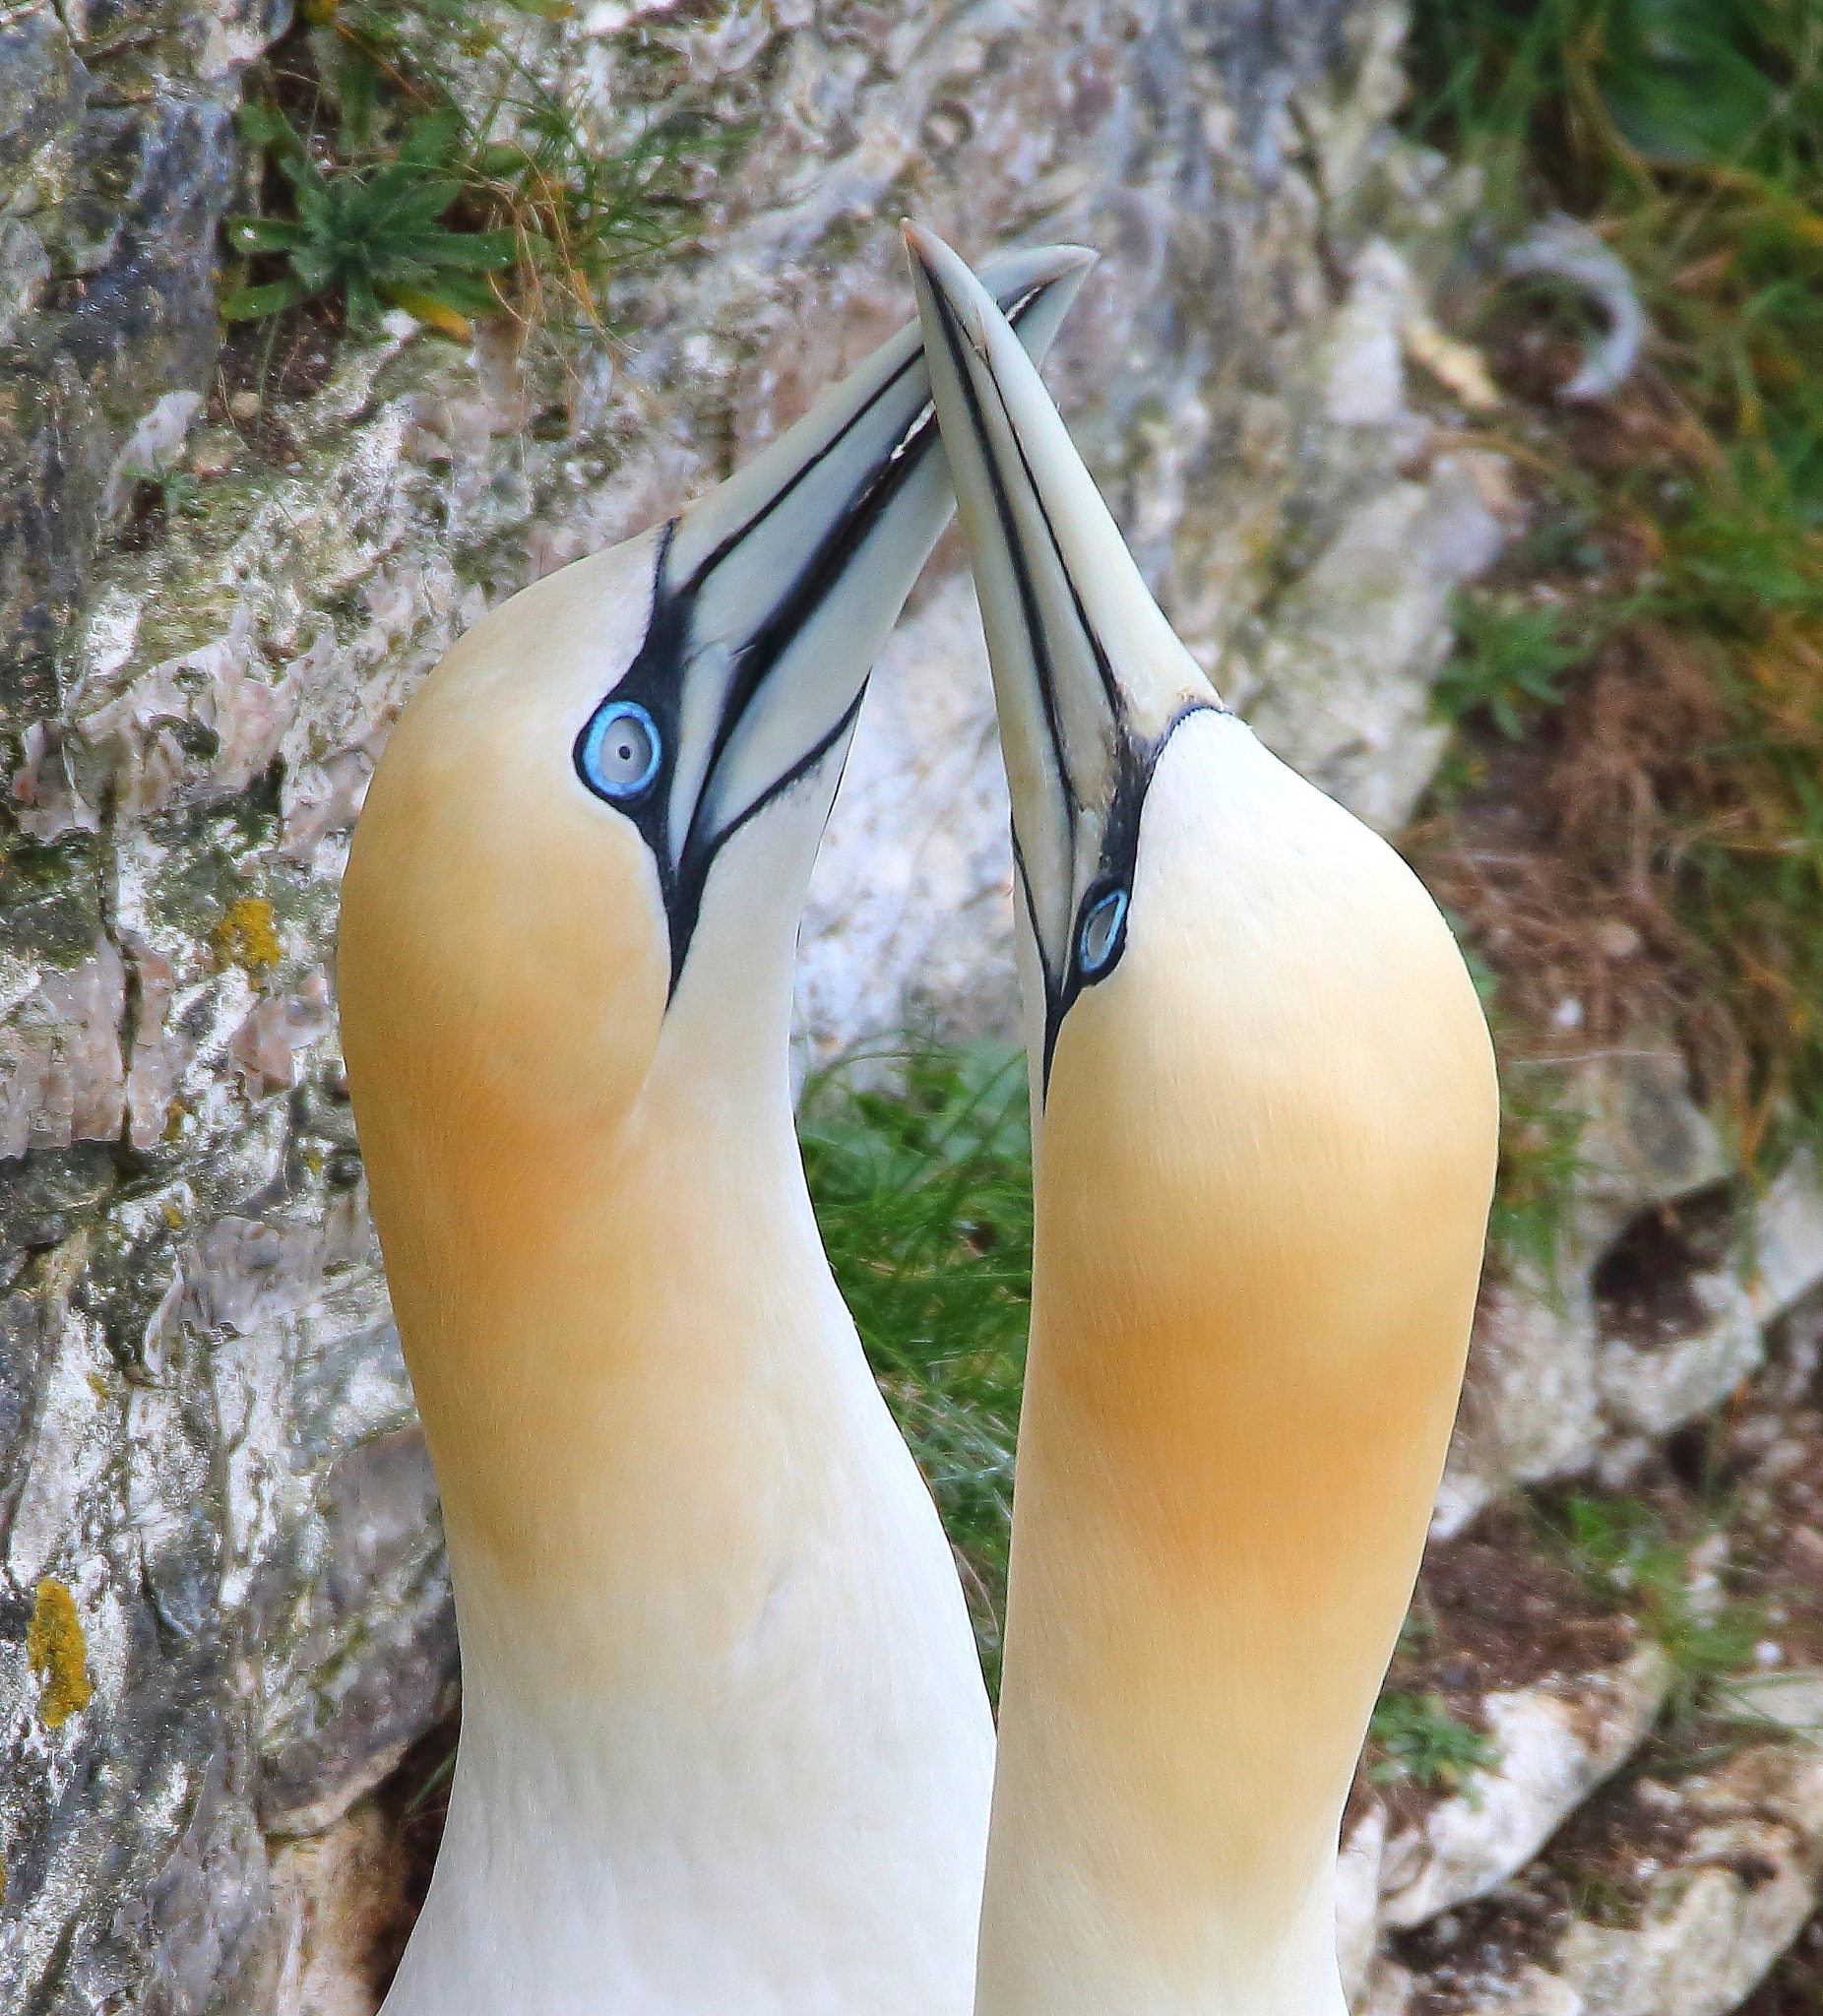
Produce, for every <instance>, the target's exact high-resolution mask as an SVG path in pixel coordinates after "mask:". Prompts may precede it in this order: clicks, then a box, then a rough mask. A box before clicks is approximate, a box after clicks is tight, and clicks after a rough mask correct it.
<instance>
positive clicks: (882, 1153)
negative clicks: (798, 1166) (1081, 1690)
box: [798, 1045, 1032, 1687]
mask: <svg viewBox="0 0 1823 2016" xmlns="http://www.w3.org/2000/svg"><path fill="white" fill-rule="evenodd" d="M882 1069H886V1070H889V1071H890V1073H891V1077H890V1080H889V1082H888V1083H886V1084H885V1085H882V1084H880V1083H878V1082H877V1079H878V1075H879V1073H880V1072H881V1071H882ZM870 1079H872V1080H874V1081H875V1082H870ZM798 1138H799V1141H800V1143H801V1145H802V1149H803V1157H804V1170H805V1174H806V1176H807V1178H808V1180H809V1184H810V1194H811V1198H812V1201H813V1202H814V1204H815V1206H816V1212H817V1222H818V1225H819V1227H820V1229H821V1230H822V1234H823V1243H824V1248H825V1250H826V1251H827V1253H828V1254H829V1261H830V1267H831V1269H832V1271H833V1272H834V1274H835V1277H836V1283H837V1286H838V1287H839V1288H840V1289H841V1290H842V1292H843V1295H844V1297H845V1298H846V1300H847V1301H848V1304H849V1309H850V1311H851V1312H852V1313H853V1316H854V1321H855V1327H856V1328H857V1329H858V1330H859V1332H860V1336H861V1342H862V1344H863V1345H864V1346H865V1348H866V1351H867V1355H868V1359H869V1362H870V1363H871V1364H872V1366H873V1369H874V1373H875V1376H876V1377H877V1378H878V1380H879V1382H880V1388H881V1391H882V1392H883V1393H884V1394H885V1396H886V1399H887V1403H888V1405H889V1406H890V1407H891V1408H892V1410H893V1413H894V1415H895V1417H896V1418H897V1419H898V1421H899V1425H900V1427H901V1429H902V1430H903V1432H904V1434H905V1436H906V1440H907V1441H908V1442H909V1443H910V1444H911V1451H912V1454H913V1455H914V1456H916V1458H917V1459H918V1462H919V1464H920V1465H921V1467H922V1469H923V1471H924V1475H925V1476H926V1478H927V1479H928V1480H929V1481H930V1486H931V1489H932V1491H933V1492H934V1493H935V1495H936V1500H937V1506H938V1509H939V1511H940V1512H941V1513H942V1514H943V1519H944V1524H945V1526H946V1528H947V1529H948V1532H949V1535H950V1539H951V1541H952V1542H953V1543H954V1544H955V1546H956V1548H957V1551H958V1553H959V1555H960V1556H961V1558H962V1560H963V1562H964V1563H965V1565H966V1568H967V1570H968V1574H969V1577H970V1578H972V1583H973V1586H972V1587H971V1591H970V1594H971V1598H972V1602H973V1607H974V1616H975V1626H976V1633H977V1637H978V1639H979V1642H980V1646H981V1655H982V1663H983V1666H984V1667H985V1669H986V1670H987V1674H988V1679H989V1684H990V1685H991V1686H995V1687H997V1684H998V1674H999V1648H1000V1617H1001V1611H1002V1607H1003V1603H1004V1597H1005V1589H1006V1554H1007V1540H1008V1535H1009V1533H1010V1530H1011V1521H1012V1487H1013V1443H1014V1437H1015V1434H1016V1431H1017V1428H1018V1422H1019V1395H1020V1386H1021V1383H1022V1381H1023V1379H1024V1376H1025V1354H1026V1329H1027V1323H1028V1319H1029V1312H1030V1305H1031V1300H1032V1139H1031V1131H1030V1124H1029V1121H1028V1117H1027V1109H1026V1074H1025V1061H1024V1058H1023V1057H1022V1056H1021V1055H1020V1054H1018V1053H1017V1052H1014V1051H1010V1050H1008V1049H1006V1048H1004V1047H1002V1046H998V1045H976V1046H973V1047H969V1048H966V1049H962V1050H959V1051H948V1050H942V1049H938V1048H936V1047H934V1046H922V1047H914V1048H911V1049H910V1050H908V1051H907V1052H905V1053H903V1054H900V1055H897V1056H894V1057H890V1058H880V1057H868V1058H863V1059H849V1060H847V1061H845V1062H844V1063H843V1064H841V1065H839V1066H838V1067H836V1068H835V1069H833V1070H830V1071H826V1072H822V1073H819V1074H818V1075H817V1076H816V1077H814V1078H813V1079H812V1080H811V1082H810V1083H809V1084H808V1085H807V1086H806V1088H805V1091H804V1096H803V1099H802V1101H801V1103H800V1105H799V1113H798Z"/></svg>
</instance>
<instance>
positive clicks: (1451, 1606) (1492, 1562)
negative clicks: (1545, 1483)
mask: <svg viewBox="0 0 1823 2016" xmlns="http://www.w3.org/2000/svg"><path fill="white" fill-rule="evenodd" d="M1414 1615H1415V1617H1416V1618H1417V1619H1418V1624H1417V1628H1416V1629H1415V1630H1414V1631H1409V1632H1408V1633H1407V1639H1408V1649H1405V1650H1402V1651H1401V1653H1400V1655H1399V1657H1398V1658H1397V1659H1396V1660H1395V1661H1394V1663H1393V1670H1392V1672H1391V1674H1390V1675H1389V1676H1388V1685H1389V1686H1392V1687H1396V1688H1398V1689H1400V1690H1401V1691H1403V1692H1406V1693H1412V1694H1426V1693H1435V1694H1440V1695H1442V1697H1443V1698H1444V1699H1445V1700H1446V1701H1448V1702H1449V1703H1450V1705H1451V1707H1452V1708H1453V1709H1455V1711H1456V1712H1457V1713H1458V1714H1459V1715H1460V1716H1461V1717H1462V1719H1463V1720H1465V1721H1473V1720H1475V1714H1474V1713H1472V1712H1471V1711H1472V1710H1475V1711H1477V1712H1478V1705H1479V1697H1480V1696H1481V1695H1483V1694H1487V1693H1492V1692H1496V1691H1499V1690H1500V1689H1503V1688H1511V1687H1524V1686H1528V1685H1530V1684H1531V1683H1532V1682H1533V1681H1535V1680H1541V1679H1545V1678H1547V1677H1549V1676H1550V1675H1551V1674H1554V1673H1564V1674H1568V1673H1586V1672H1594V1671H1596V1670H1599V1669H1601V1668H1603V1667H1610V1666H1617V1665H1619V1664H1620V1663H1621V1661H1623V1660H1625V1659H1627V1658H1628V1657H1630V1656H1631V1654H1632V1653H1633V1652H1634V1650H1635V1649H1636V1647H1637V1644H1638V1633H1637V1630H1636V1627H1635V1625H1634V1623H1633V1620H1632V1618H1631V1617H1629V1616H1628V1615H1627V1614H1626V1612H1625V1610H1624V1609H1623V1607H1622V1606H1621V1604H1620V1600H1619V1598H1618V1595H1615V1596H1611V1597H1610V1596H1606V1595H1603V1593H1601V1592H1599V1591H1596V1590H1593V1589H1591V1587H1590V1586H1589V1584H1588V1583H1587V1582H1585V1581H1583V1580H1582V1579H1581V1578H1580V1577H1579V1576H1577V1575H1574V1574H1572V1573H1571V1571H1570V1570H1569V1568H1568V1567H1566V1566H1565V1565H1564V1563H1563V1561H1562V1560H1561V1559H1560V1558H1558V1556H1557V1555H1556V1554H1555V1553H1554V1552H1553V1551H1552V1549H1551V1548H1550V1545H1549V1544H1548V1542H1547V1541H1545V1540H1544V1539H1543V1537H1542V1536H1541V1535H1540V1533H1539V1530H1538V1528H1537V1526H1536V1524H1535V1523H1534V1521H1533V1520H1532V1518H1531V1517H1530V1516H1529V1515H1528V1513H1527V1512H1526V1511H1525V1509H1524V1508H1523V1507H1520V1506H1517V1505H1502V1506H1497V1507H1495V1508H1493V1509H1492V1510H1491V1511H1490V1512H1489V1513H1487V1514H1486V1515H1485V1516H1484V1517H1483V1518H1481V1519H1480V1520H1478V1521H1477V1523H1476V1524H1475V1525H1474V1526H1473V1527H1472V1528H1471V1529H1470V1531H1469V1532H1468V1533H1467V1534H1465V1535H1464V1536H1463V1537H1461V1538H1460V1539H1458V1540H1453V1541H1444V1542H1441V1543H1438V1544H1432V1545H1431V1546H1430V1548H1429V1549H1428V1550H1427V1551H1426V1553H1425V1555H1424V1565H1423V1567H1422V1569H1421V1570H1420V1571H1419V1575H1418V1585H1417V1596H1416V1599H1415V1601H1414Z"/></svg>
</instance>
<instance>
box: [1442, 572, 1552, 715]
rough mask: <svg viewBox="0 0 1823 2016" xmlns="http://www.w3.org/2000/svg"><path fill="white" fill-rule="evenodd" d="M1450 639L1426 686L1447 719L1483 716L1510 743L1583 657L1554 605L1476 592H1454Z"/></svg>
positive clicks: (1549, 705)
mask: <svg viewBox="0 0 1823 2016" xmlns="http://www.w3.org/2000/svg"><path fill="white" fill-rule="evenodd" d="M1455 621H1456V641H1455V648H1454V650H1453V652H1452V654H1451V657H1450V660H1449V662H1448V663H1447V664H1446V665H1445V666H1444V667H1443V669H1442V671H1441V672H1439V673H1438V674H1437V681H1436V684H1435V685H1434V686H1433V687H1432V688H1431V696H1430V697H1431V704H1432V706H1433V707H1434V708H1435V710H1436V712H1437V713H1438V714H1439V715H1440V716H1441V717H1442V718H1443V720H1445V721H1448V722H1461V721H1465V720H1468V719H1470V718H1472V717H1475V716H1477V715H1482V716H1485V718H1486V719H1487V720H1488V721H1489V722H1490V723H1491V725H1493V726H1494V728H1496V729H1497V730H1498V731H1499V733H1501V734H1503V735H1504V736H1506V738H1507V739H1508V740H1509V741H1513V742H1517V741H1520V740H1522V739H1523V738H1524V737H1525V735H1526V734H1527V733H1528V732H1529V730H1530V728H1531V726H1532V725H1533V722H1534V720H1535V719H1536V717H1537V716H1538V714H1539V713H1540V711H1541V710H1543V709H1545V708H1550V707H1556V706H1557V705H1559V703H1560V702H1561V701H1562V699H1563V690H1562V686H1563V674H1564V673H1565V672H1566V671H1567V670H1569V668H1570V667H1571V666H1572V665H1575V664H1578V663H1580V662H1582V660H1584V659H1585V658H1587V657H1588V655H1589V648H1588V646H1587V644H1586V643H1584V642H1583V641H1582V640H1581V639H1578V638H1573V637H1568V636H1566V635H1565V634H1564V630H1563V617H1562V614H1561V613H1560V611H1558V610H1557V609H1554V608H1526V607H1508V606H1503V605H1502V604H1500V603H1498V602H1493V601H1488V600H1485V599H1481V598H1479V597H1477V596H1461V597H1459V598H1458V599H1457V604H1456V612H1455Z"/></svg>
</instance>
